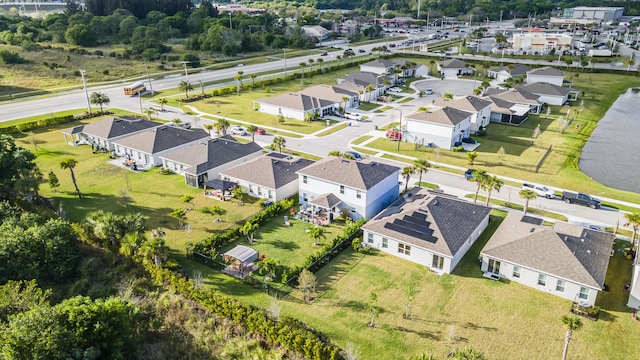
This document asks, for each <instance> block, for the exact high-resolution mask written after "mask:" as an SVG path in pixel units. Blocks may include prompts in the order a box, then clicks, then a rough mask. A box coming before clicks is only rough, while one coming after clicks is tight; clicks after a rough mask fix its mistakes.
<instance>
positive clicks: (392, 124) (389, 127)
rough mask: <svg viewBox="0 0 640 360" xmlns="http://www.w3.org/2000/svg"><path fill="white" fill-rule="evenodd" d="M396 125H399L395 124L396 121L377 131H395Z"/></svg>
mask: <svg viewBox="0 0 640 360" xmlns="http://www.w3.org/2000/svg"><path fill="white" fill-rule="evenodd" d="M398 125H400V123H399V122H397V121H394V122H391V123H388V124H387V125H384V126H380V127H379V128H378V130H382V131H384V130H389V129H397V128H398Z"/></svg>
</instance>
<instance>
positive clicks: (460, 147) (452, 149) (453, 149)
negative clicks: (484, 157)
mask: <svg viewBox="0 0 640 360" xmlns="http://www.w3.org/2000/svg"><path fill="white" fill-rule="evenodd" d="M451 151H454V152H460V151H464V146H462V145H460V146H456V147H452V148H451Z"/></svg>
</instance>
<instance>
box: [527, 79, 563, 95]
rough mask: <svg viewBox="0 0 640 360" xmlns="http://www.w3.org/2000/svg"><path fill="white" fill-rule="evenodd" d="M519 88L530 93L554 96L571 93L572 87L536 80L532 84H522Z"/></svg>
mask: <svg viewBox="0 0 640 360" xmlns="http://www.w3.org/2000/svg"><path fill="white" fill-rule="evenodd" d="M516 89H518V90H524V91H526V92H528V93H531V94H535V95H553V96H565V95H567V94H569V92H570V89H569V88H566V87H562V86H558V85H554V84H549V83H548V82H536V83H530V84H521V85H518V87H517V88H516Z"/></svg>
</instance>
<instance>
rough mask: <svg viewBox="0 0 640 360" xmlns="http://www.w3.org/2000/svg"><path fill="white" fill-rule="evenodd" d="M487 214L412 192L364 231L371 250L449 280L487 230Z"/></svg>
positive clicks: (455, 201)
mask: <svg viewBox="0 0 640 360" xmlns="http://www.w3.org/2000/svg"><path fill="white" fill-rule="evenodd" d="M490 212H491V209H490V208H488V207H486V206H483V205H477V204H473V203H471V202H467V201H464V200H460V199H458V198H456V197H453V196H449V195H442V194H436V193H432V192H430V191H428V190H427V189H419V188H414V189H412V190H411V191H410V192H409V193H407V194H405V196H404V197H402V198H400V199H398V201H396V202H395V203H393V204H392V205H391V206H390V207H389V208H387V209H385V210H383V211H382V212H381V213H380V214H378V215H376V217H374V218H373V219H371V220H370V221H369V222H368V223H366V224H365V225H364V226H363V227H362V230H363V232H364V233H363V242H364V243H365V244H366V245H368V246H371V247H373V248H376V249H379V250H381V251H384V252H386V253H389V254H391V255H395V256H397V257H400V258H402V259H405V260H409V261H413V262H415V263H418V264H420V265H424V266H426V267H428V268H429V270H430V271H432V272H435V273H437V274H450V273H451V272H452V271H453V269H454V268H455V267H456V265H457V264H458V262H460V260H461V259H462V257H463V256H464V254H466V252H467V251H468V250H469V248H471V246H472V245H473V244H474V242H475V241H476V240H477V239H478V237H479V236H480V234H482V232H483V231H484V229H485V228H486V227H487V225H488V224H489V213H490Z"/></svg>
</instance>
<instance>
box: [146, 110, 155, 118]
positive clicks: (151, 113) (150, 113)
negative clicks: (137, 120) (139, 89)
mask: <svg viewBox="0 0 640 360" xmlns="http://www.w3.org/2000/svg"><path fill="white" fill-rule="evenodd" d="M154 112H155V111H154V110H153V109H152V108H146V109H144V113H145V114H146V115H147V119H149V120H151V115H153V113H154Z"/></svg>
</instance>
